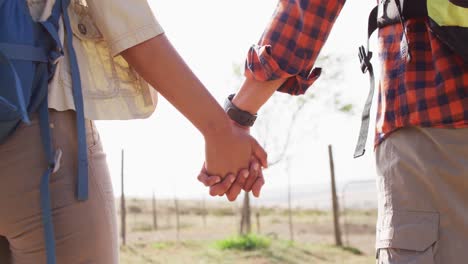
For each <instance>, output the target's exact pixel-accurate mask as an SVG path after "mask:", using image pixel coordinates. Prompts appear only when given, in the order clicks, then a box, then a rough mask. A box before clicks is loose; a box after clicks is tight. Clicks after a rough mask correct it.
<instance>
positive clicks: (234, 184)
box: [198, 122, 268, 201]
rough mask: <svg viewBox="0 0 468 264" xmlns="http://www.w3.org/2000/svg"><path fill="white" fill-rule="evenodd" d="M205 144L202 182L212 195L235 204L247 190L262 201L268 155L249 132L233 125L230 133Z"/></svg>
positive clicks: (206, 139) (209, 138)
mask: <svg viewBox="0 0 468 264" xmlns="http://www.w3.org/2000/svg"><path fill="white" fill-rule="evenodd" d="M205 142H206V144H205V164H204V165H203V167H202V169H201V171H200V174H199V175H198V180H199V181H200V182H202V183H203V184H204V185H205V186H207V187H209V190H210V191H209V193H210V195H211V196H223V195H226V197H227V199H228V200H229V201H234V200H236V198H237V197H238V195H239V194H240V192H241V190H244V191H246V192H250V191H252V193H253V195H254V196H256V197H259V195H260V191H261V188H262V186H263V184H264V183H265V180H264V178H263V172H262V167H264V168H266V167H267V164H268V162H267V153H266V152H265V150H264V149H263V148H262V147H261V146H260V144H258V142H257V140H255V139H254V138H253V137H252V136H251V135H250V133H249V129H248V128H245V127H241V126H239V125H237V124H235V123H234V122H231V126H230V127H229V128H228V129H227V131H226V132H224V133H220V134H219V135H215V136H211V137H207V138H205Z"/></svg>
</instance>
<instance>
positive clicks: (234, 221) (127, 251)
mask: <svg viewBox="0 0 468 264" xmlns="http://www.w3.org/2000/svg"><path fill="white" fill-rule="evenodd" d="M172 205H173V203H172V202H170V201H167V202H159V203H158V207H157V222H158V229H157V230H154V228H153V216H152V213H151V203H150V202H149V201H141V200H132V201H130V202H129V203H128V206H127V232H128V233H127V239H126V240H127V246H126V247H122V250H121V253H122V254H121V259H122V262H123V263H124V264H125V263H375V259H373V256H374V250H373V248H374V238H375V221H376V212H375V211H372V210H370V211H358V210H355V211H350V212H346V213H341V215H340V223H341V224H340V227H341V232H342V240H343V244H344V246H345V247H349V248H350V249H351V250H346V249H342V248H337V247H334V246H332V245H334V233H333V230H334V229H333V216H332V214H331V213H330V212H327V211H319V210H304V209H294V210H293V214H292V222H293V227H292V229H293V233H292V237H291V233H290V232H289V230H290V229H289V222H288V219H289V218H288V213H287V210H286V209H284V208H253V209H252V233H255V234H260V235H262V236H266V237H269V238H270V239H271V240H272V245H271V247H270V248H269V249H268V250H261V251H253V252H224V251H223V252H220V251H219V250H217V249H215V248H214V247H213V246H212V244H213V243H215V242H216V241H218V240H222V239H225V238H227V237H230V236H233V235H235V234H237V233H238V231H239V225H240V215H239V211H240V210H239V208H237V207H236V206H233V205H232V204H228V205H225V204H222V205H218V204H210V205H207V206H206V208H205V209H203V208H202V207H201V206H199V202H196V201H182V202H179V210H178V211H179V232H177V220H176V219H177V217H176V214H175V208H174V207H173V206H172ZM257 213H258V218H257ZM291 239H293V241H294V243H291V242H290V240H291ZM285 244H287V245H285ZM354 249H356V250H357V251H355V250H354ZM356 252H361V253H360V254H355V253H356ZM314 254H315V255H316V258H315V260H312V259H314ZM333 256H334V257H333ZM185 260H186V261H185ZM371 261H372V262H371Z"/></svg>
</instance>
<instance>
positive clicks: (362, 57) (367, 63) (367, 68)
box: [354, 6, 378, 158]
mask: <svg viewBox="0 0 468 264" xmlns="http://www.w3.org/2000/svg"><path fill="white" fill-rule="evenodd" d="M377 14H378V7H377V6H376V7H375V8H374V9H372V12H371V13H370V15H369V24H368V31H367V48H364V46H361V47H359V61H360V63H361V71H362V73H366V72H369V80H370V90H369V95H368V96H367V100H366V104H365V106H364V110H363V111H362V117H361V129H360V131H359V138H358V142H357V146H356V149H355V151H354V158H358V157H361V156H362V155H364V153H365V152H366V141H367V135H368V133H369V123H370V110H371V107H372V99H373V98H374V89H375V77H374V68H373V67H372V63H371V59H372V52H371V51H370V50H369V38H370V37H371V35H372V33H374V31H375V30H376V29H377V28H378V25H377Z"/></svg>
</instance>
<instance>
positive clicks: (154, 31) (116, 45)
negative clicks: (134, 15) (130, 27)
mask: <svg viewBox="0 0 468 264" xmlns="http://www.w3.org/2000/svg"><path fill="white" fill-rule="evenodd" d="M163 33H164V30H163V28H162V27H161V25H160V24H159V23H158V22H157V21H154V22H152V23H151V24H147V25H145V26H142V27H140V28H139V29H137V30H134V31H132V32H128V33H127V34H123V35H121V36H120V37H118V38H116V39H113V40H111V41H109V45H110V50H111V53H112V56H117V55H119V54H120V53H121V52H122V51H124V50H126V49H129V48H131V47H133V46H136V45H138V44H140V43H143V42H145V41H147V40H149V39H152V38H154V37H156V36H158V35H161V34H163Z"/></svg>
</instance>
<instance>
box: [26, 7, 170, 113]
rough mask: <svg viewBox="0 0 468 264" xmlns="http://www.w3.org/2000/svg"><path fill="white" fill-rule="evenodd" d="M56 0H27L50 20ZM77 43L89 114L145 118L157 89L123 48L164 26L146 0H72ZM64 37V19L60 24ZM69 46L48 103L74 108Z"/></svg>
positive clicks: (36, 13)
mask: <svg viewBox="0 0 468 264" xmlns="http://www.w3.org/2000/svg"><path fill="white" fill-rule="evenodd" d="M54 3H55V0H28V6H29V8H30V12H31V15H32V16H33V18H34V19H36V20H46V19H47V18H48V17H49V16H50V12H51V10H52V7H53V5H54ZM69 14H70V20H71V23H72V30H73V46H74V48H75V51H76V55H77V58H78V65H79V69H80V77H81V82H82V89H83V97H84V106H85V107H84V109H85V116H86V118H87V119H93V120H103V119H107V120H115V119H119V120H124V119H135V118H146V117H148V116H150V115H151V114H152V113H153V112H154V109H155V108H156V104H157V93H156V91H155V90H154V89H153V88H152V87H150V86H149V85H148V84H147V83H146V82H145V81H144V80H143V79H142V78H141V77H140V76H139V75H138V74H137V73H136V72H135V71H134V70H133V69H132V68H131V67H129V65H128V64H127V62H126V61H125V60H124V59H123V58H122V57H121V56H119V55H118V54H119V53H120V52H122V51H124V50H126V49H128V48H130V47H133V46H135V45H137V44H139V43H142V42H144V41H146V40H149V39H151V38H153V37H155V36H157V35H159V34H162V33H163V32H164V31H163V29H162V27H161V26H160V25H159V23H158V22H157V20H156V19H155V17H154V15H153V13H152V11H151V9H150V7H149V6H148V3H147V1H146V0H131V1H129V0H87V1H85V0H72V1H71V4H70V7H69ZM59 35H60V38H61V40H62V42H63V39H64V32H63V23H61V25H60V31H59ZM71 86H72V85H71V76H70V70H69V64H68V56H67V51H66V50H65V56H64V57H63V58H62V59H61V60H60V62H59V63H58V65H57V72H56V74H55V77H54V78H53V80H52V81H51V82H50V84H49V108H53V109H56V110H58V111H65V110H74V109H75V106H74V103H73V94H72V87H71Z"/></svg>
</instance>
